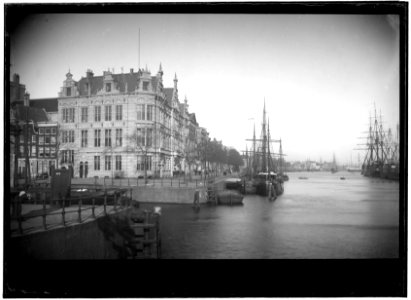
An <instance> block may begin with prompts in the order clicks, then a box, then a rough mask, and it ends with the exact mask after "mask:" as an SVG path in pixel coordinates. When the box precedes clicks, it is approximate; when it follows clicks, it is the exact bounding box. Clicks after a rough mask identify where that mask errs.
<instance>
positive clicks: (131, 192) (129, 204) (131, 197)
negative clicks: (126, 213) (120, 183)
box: [128, 188, 133, 206]
mask: <svg viewBox="0 0 411 300" xmlns="http://www.w3.org/2000/svg"><path fill="white" fill-rule="evenodd" d="M132 201H133V189H132V188H130V201H129V202H128V206H131V202H132Z"/></svg>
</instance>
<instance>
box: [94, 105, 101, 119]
mask: <svg viewBox="0 0 411 300" xmlns="http://www.w3.org/2000/svg"><path fill="white" fill-rule="evenodd" d="M94 121H95V122H100V121H101V106H94Z"/></svg>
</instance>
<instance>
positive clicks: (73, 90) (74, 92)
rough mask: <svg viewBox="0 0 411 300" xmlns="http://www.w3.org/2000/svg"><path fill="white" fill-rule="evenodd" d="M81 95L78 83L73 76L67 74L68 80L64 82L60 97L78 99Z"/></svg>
mask: <svg viewBox="0 0 411 300" xmlns="http://www.w3.org/2000/svg"><path fill="white" fill-rule="evenodd" d="M78 95H79V92H78V85H77V82H76V81H74V79H73V75H72V74H71V73H70V70H69V72H68V73H67V74H66V80H64V81H63V87H61V89H60V92H59V97H77V96H78Z"/></svg>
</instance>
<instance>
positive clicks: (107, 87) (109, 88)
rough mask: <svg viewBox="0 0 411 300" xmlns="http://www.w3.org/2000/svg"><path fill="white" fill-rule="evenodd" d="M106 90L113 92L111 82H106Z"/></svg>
mask: <svg viewBox="0 0 411 300" xmlns="http://www.w3.org/2000/svg"><path fill="white" fill-rule="evenodd" d="M106 92H111V83H106Z"/></svg>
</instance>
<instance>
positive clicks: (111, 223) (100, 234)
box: [8, 208, 133, 260]
mask: <svg viewBox="0 0 411 300" xmlns="http://www.w3.org/2000/svg"><path fill="white" fill-rule="evenodd" d="M130 211H131V208H127V209H124V210H122V211H120V212H117V213H115V214H110V215H107V216H101V217H99V218H97V219H95V220H91V221H88V222H85V223H81V224H76V225H71V226H67V227H60V228H55V229H50V230H46V231H40V232H36V233H31V234H27V235H22V236H17V237H13V238H11V239H10V244H9V247H8V252H9V253H8V255H9V256H10V258H11V259H13V258H14V259H18V260H20V259H38V260H81V259H121V258H125V257H126V252H125V251H126V248H125V247H124V244H125V242H126V241H127V240H130V239H131V238H132V236H133V232H132V230H131V228H130V227H129V226H128V215H129V213H130Z"/></svg>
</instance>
